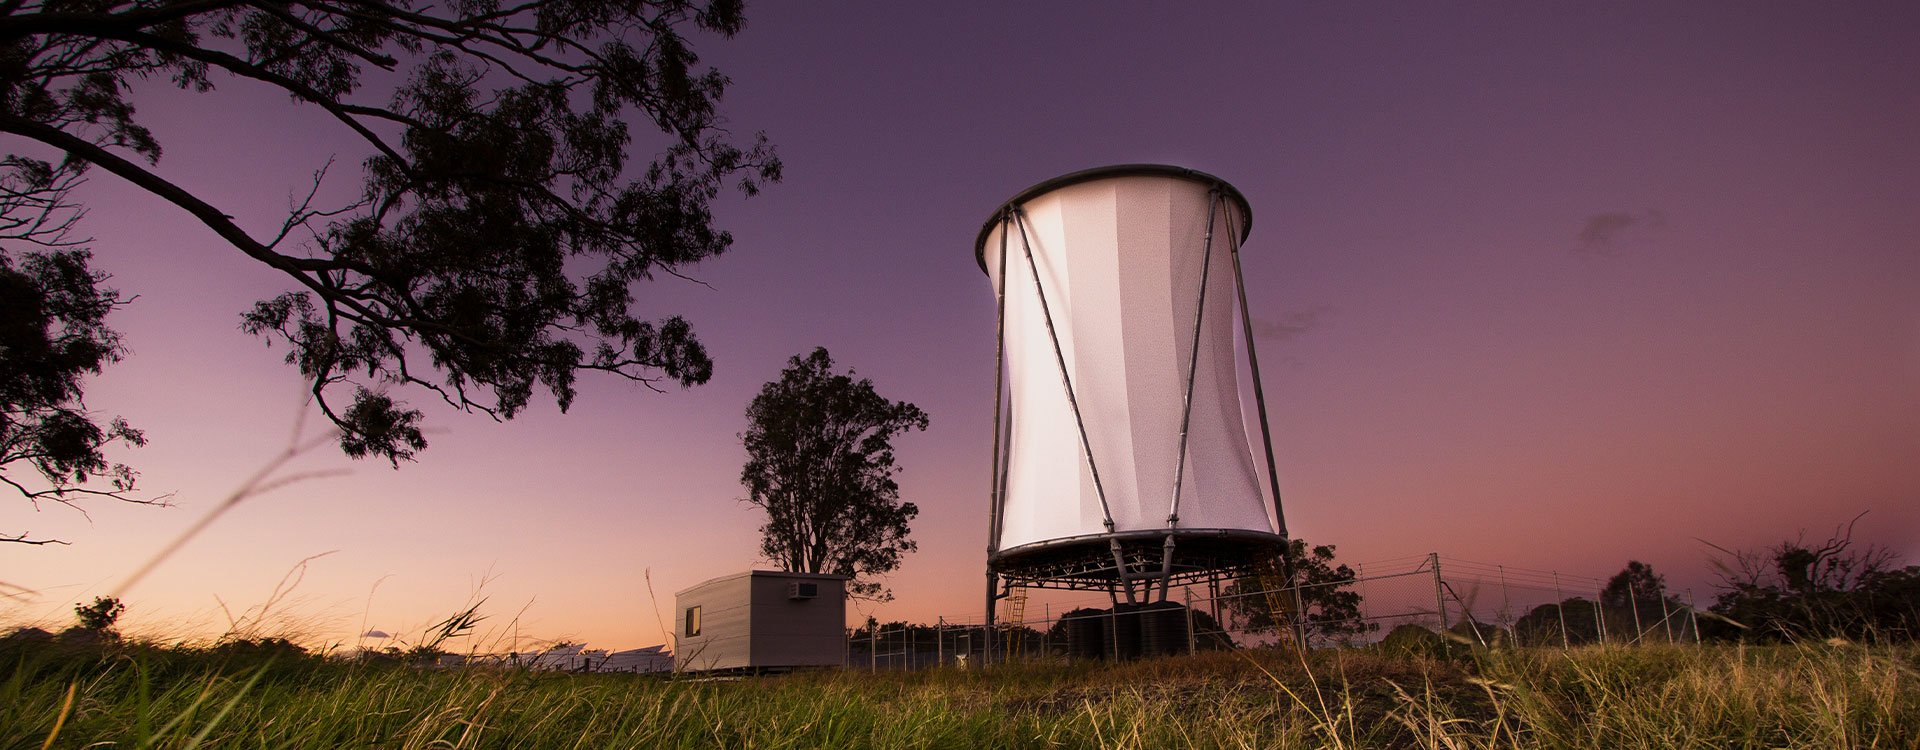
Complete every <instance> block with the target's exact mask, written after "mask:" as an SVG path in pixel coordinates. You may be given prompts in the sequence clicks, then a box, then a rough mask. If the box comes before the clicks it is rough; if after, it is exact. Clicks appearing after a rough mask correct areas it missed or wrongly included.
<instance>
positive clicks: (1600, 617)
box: [1593, 589, 1607, 646]
mask: <svg viewBox="0 0 1920 750" xmlns="http://www.w3.org/2000/svg"><path fill="white" fill-rule="evenodd" d="M1593 594H1594V596H1593V621H1594V622H1596V623H1599V626H1600V645H1602V646H1605V645H1607V592H1606V589H1594V590H1593Z"/></svg>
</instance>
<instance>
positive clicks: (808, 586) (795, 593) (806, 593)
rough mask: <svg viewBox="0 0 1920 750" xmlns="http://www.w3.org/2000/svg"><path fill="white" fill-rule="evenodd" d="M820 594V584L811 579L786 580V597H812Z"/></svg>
mask: <svg viewBox="0 0 1920 750" xmlns="http://www.w3.org/2000/svg"><path fill="white" fill-rule="evenodd" d="M819 595H820V584H818V583H814V582H813V581H788V582H787V598H788V599H812V598H814V597H816V596H819Z"/></svg>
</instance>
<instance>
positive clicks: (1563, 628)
mask: <svg viewBox="0 0 1920 750" xmlns="http://www.w3.org/2000/svg"><path fill="white" fill-rule="evenodd" d="M1553 601H1554V605H1553V608H1554V610H1556V611H1557V612H1558V613H1559V615H1560V648H1561V649H1562V650H1565V649H1569V648H1572V647H1573V641H1572V640H1571V639H1569V638H1567V597H1566V596H1565V595H1563V594H1561V593H1560V571H1558V570H1556V571H1553ZM1595 606H1598V605H1595Z"/></svg>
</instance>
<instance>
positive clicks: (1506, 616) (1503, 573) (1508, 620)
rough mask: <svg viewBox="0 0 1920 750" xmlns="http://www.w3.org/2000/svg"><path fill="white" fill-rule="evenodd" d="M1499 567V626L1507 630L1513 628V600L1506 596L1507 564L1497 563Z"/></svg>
mask: <svg viewBox="0 0 1920 750" xmlns="http://www.w3.org/2000/svg"><path fill="white" fill-rule="evenodd" d="M1495 567H1497V568H1499V569H1500V627H1503V628H1506V629H1507V630H1508V631H1509V632H1511V631H1512V630H1513V600H1512V599H1510V598H1509V597H1508V596H1507V566H1505V565H1497V566H1495Z"/></svg>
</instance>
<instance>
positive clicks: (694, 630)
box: [685, 607, 700, 636]
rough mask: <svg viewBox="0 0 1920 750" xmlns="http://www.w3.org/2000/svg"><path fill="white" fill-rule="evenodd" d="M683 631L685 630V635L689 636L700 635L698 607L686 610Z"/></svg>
mask: <svg viewBox="0 0 1920 750" xmlns="http://www.w3.org/2000/svg"><path fill="white" fill-rule="evenodd" d="M685 630H686V634H687V635H689V636H695V635H699V634H700V608H699V607H688V608H687V627H686V628H685Z"/></svg>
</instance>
